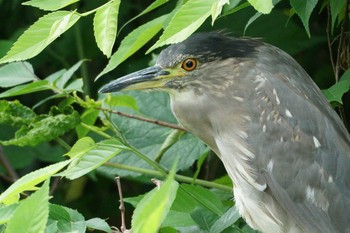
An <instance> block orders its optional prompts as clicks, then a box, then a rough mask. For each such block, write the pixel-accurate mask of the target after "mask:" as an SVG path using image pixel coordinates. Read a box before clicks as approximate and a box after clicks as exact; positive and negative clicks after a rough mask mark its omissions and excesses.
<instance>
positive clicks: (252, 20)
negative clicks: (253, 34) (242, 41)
mask: <svg viewBox="0 0 350 233" xmlns="http://www.w3.org/2000/svg"><path fill="white" fill-rule="evenodd" d="M260 16H262V13H260V12H256V13H255V14H254V15H253V16H252V17H250V19H249V20H248V22H247V24H246V25H245V27H244V32H243V33H244V34H245V32H246V31H247V29H248V27H249V26H250V25H251V24H252V23H253V22H254V21H255V20H257V19H258V18H259V17H260Z"/></svg>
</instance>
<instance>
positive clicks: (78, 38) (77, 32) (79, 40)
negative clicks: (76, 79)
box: [74, 22, 91, 96]
mask: <svg viewBox="0 0 350 233" xmlns="http://www.w3.org/2000/svg"><path fill="white" fill-rule="evenodd" d="M74 32H75V38H76V45H77V53H78V57H79V60H83V59H85V54H84V51H85V50H84V47H83V44H84V42H83V39H82V36H81V26H80V23H79V22H78V23H77V25H76V27H75V31H74ZM80 70H81V75H82V77H83V82H84V91H85V94H86V95H88V96H91V88H90V79H89V71H88V68H87V64H86V62H83V63H82V64H81V67H80Z"/></svg>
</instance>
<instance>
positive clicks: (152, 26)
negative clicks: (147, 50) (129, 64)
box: [95, 15, 166, 81]
mask: <svg viewBox="0 0 350 233" xmlns="http://www.w3.org/2000/svg"><path fill="white" fill-rule="evenodd" d="M165 18H166V15H164V16H161V17H158V18H156V19H154V20H151V21H150V22H148V23H146V24H144V25H142V26H140V27H138V28H136V29H135V30H134V31H132V32H131V33H129V35H127V36H126V37H125V38H124V39H123V40H122V42H121V44H120V46H119V48H118V50H117V51H116V52H115V53H114V54H113V55H112V57H111V59H110V60H109V62H108V64H107V66H106V67H105V68H104V69H103V71H102V72H101V73H100V74H99V75H98V76H97V77H96V80H97V79H98V78H100V77H101V76H102V75H104V74H106V73H108V72H110V71H111V70H113V69H115V68H116V67H117V66H118V65H119V64H120V63H122V62H123V61H125V60H126V59H127V58H128V57H130V56H131V55H133V54H134V53H135V52H136V51H137V50H139V49H140V48H141V47H142V46H144V45H145V44H146V43H147V42H148V41H149V40H151V39H152V37H154V36H155V35H156V34H157V33H158V32H159V31H160V30H161V29H162V25H163V22H164V20H165ZM96 80H95V81H96Z"/></svg>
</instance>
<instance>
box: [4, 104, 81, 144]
mask: <svg viewBox="0 0 350 233" xmlns="http://www.w3.org/2000/svg"><path fill="white" fill-rule="evenodd" d="M79 123H80V116H79V113H78V112H76V111H73V113H71V114H69V115H65V114H58V115H55V116H47V117H45V118H44V119H41V120H39V121H36V122H33V123H31V124H29V125H24V126H22V127H21V128H20V129H19V130H17V132H16V135H15V138H13V139H10V140H8V141H0V144H2V145H5V146H8V145H16V146H36V145H38V144H40V143H42V142H47V141H51V140H53V139H55V138H57V137H58V136H61V135H63V134H64V133H65V132H67V131H69V130H71V129H73V128H74V127H75V126H76V125H77V124H79Z"/></svg>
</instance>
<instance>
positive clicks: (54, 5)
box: [22, 0, 79, 11]
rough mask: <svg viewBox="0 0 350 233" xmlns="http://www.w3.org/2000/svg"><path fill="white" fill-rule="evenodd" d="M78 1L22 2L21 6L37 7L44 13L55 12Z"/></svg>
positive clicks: (43, 0) (40, 0)
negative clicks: (44, 11)
mask: <svg viewBox="0 0 350 233" xmlns="http://www.w3.org/2000/svg"><path fill="white" fill-rule="evenodd" d="M78 1H79V0H59V1H57V0H31V1H27V2H23V3H22V5H27V6H33V7H37V8H39V9H42V10H46V11H56V10H59V9H61V8H63V7H66V6H68V5H70V4H73V3H75V2H78Z"/></svg>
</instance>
